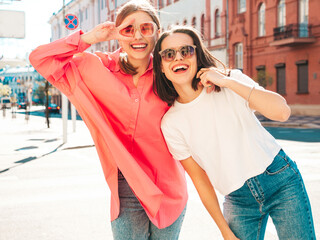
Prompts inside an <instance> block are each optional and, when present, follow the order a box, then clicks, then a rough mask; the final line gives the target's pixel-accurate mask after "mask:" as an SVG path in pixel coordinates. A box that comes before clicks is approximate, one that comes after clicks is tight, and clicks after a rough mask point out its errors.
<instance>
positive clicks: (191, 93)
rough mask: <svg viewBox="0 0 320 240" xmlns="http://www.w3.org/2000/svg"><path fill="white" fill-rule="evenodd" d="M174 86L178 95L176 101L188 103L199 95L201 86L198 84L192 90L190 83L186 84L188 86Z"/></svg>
mask: <svg viewBox="0 0 320 240" xmlns="http://www.w3.org/2000/svg"><path fill="white" fill-rule="evenodd" d="M174 88H175V89H176V91H177V93H178V95H179V96H178V98H177V101H178V102H179V103H189V102H191V101H193V100H194V99H196V98H197V97H198V96H199V95H200V93H201V92H202V89H203V86H202V85H198V89H197V90H194V89H193V88H192V86H191V85H190V84H188V86H174Z"/></svg>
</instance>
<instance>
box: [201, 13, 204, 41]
mask: <svg viewBox="0 0 320 240" xmlns="http://www.w3.org/2000/svg"><path fill="white" fill-rule="evenodd" d="M200 32H201V35H202V37H203V38H204V14H202V15H201V28H200Z"/></svg>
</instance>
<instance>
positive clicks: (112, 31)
mask: <svg viewBox="0 0 320 240" xmlns="http://www.w3.org/2000/svg"><path fill="white" fill-rule="evenodd" d="M130 24H132V22H124V23H123V24H121V25H120V26H118V27H116V25H115V23H114V22H104V23H100V24H98V25H97V26H95V27H94V28H93V29H91V30H90V31H89V32H86V33H84V34H82V35H81V39H82V41H84V42H86V43H88V44H95V43H99V42H104V41H109V40H119V39H122V38H123V37H122V36H121V35H120V34H119V29H122V28H124V27H126V26H128V25H130Z"/></svg>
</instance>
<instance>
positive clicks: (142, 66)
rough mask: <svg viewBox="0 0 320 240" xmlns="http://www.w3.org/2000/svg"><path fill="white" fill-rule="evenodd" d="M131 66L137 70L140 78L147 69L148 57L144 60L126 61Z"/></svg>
mask: <svg viewBox="0 0 320 240" xmlns="http://www.w3.org/2000/svg"><path fill="white" fill-rule="evenodd" d="M128 61H129V62H130V63H131V65H132V66H134V67H135V68H137V70H136V71H137V75H139V76H141V75H142V74H143V73H144V72H145V71H146V70H147V69H148V67H149V64H150V56H149V57H148V58H144V59H128Z"/></svg>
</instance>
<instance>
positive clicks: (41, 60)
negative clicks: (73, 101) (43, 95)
mask: <svg viewBox="0 0 320 240" xmlns="http://www.w3.org/2000/svg"><path fill="white" fill-rule="evenodd" d="M82 33H83V32H82V31H81V30H79V31H77V32H75V33H73V34H71V35H69V36H68V37H65V38H62V39H59V40H56V41H54V42H52V43H49V44H45V45H41V46H39V47H37V48H36V49H35V50H34V51H32V52H31V54H30V56H29V59H30V63H31V64H32V66H33V67H34V68H35V69H36V70H37V71H38V72H39V74H41V75H42V76H43V77H44V78H45V79H47V80H48V81H49V82H50V83H51V84H52V85H54V86H56V87H57V88H59V89H60V90H61V91H62V92H63V93H64V94H66V95H70V94H72V86H75V81H76V80H77V76H79V74H78V73H77V72H75V69H77V67H76V66H77V64H76V63H75V62H73V58H74V55H75V54H77V53H81V52H83V51H84V50H86V49H87V48H88V47H90V46H91V45H89V44H87V43H85V42H83V41H82V40H81V37H80V36H81V34H82ZM77 63H79V61H77ZM68 71H69V73H68V78H66V74H67V72H68Z"/></svg>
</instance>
